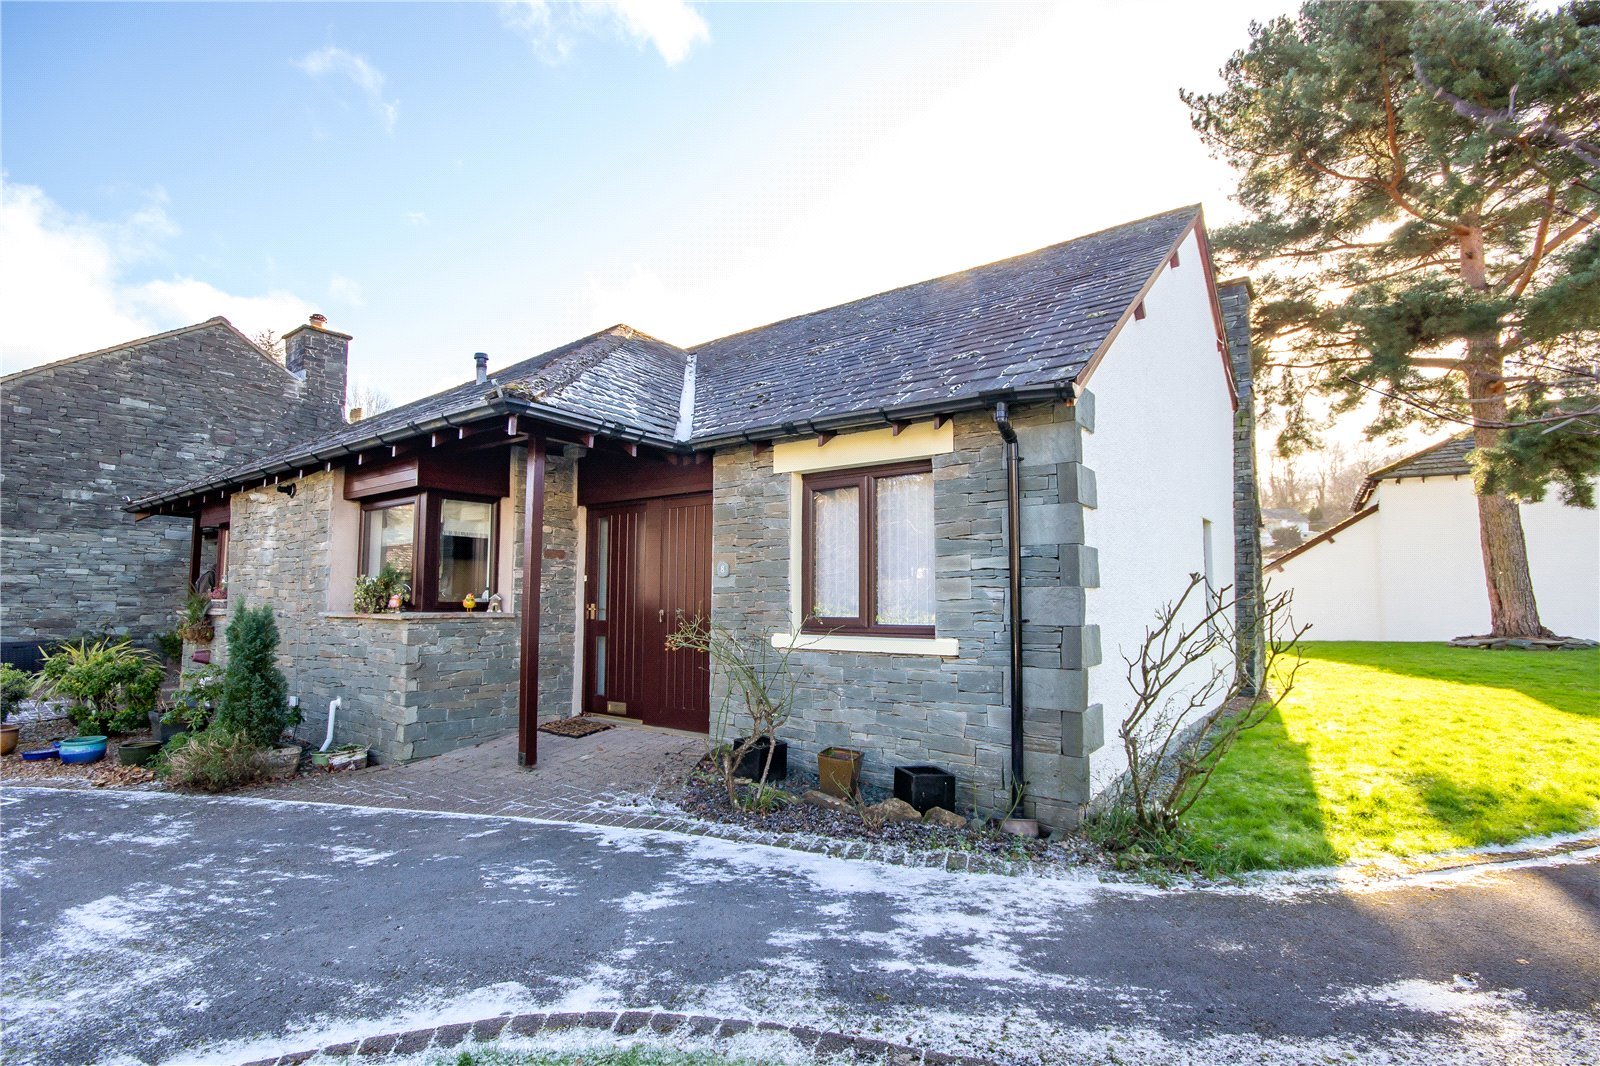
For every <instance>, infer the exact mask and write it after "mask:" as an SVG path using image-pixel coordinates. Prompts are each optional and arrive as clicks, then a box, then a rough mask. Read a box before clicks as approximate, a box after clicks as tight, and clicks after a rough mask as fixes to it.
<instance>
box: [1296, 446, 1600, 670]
mask: <svg viewBox="0 0 1600 1066" xmlns="http://www.w3.org/2000/svg"><path fill="white" fill-rule="evenodd" d="M1471 452H1472V438H1471V436H1470V435H1469V434H1462V435H1460V436H1456V437H1451V438H1450V439H1448V440H1444V441H1440V442H1439V443H1438V444H1435V445H1432V446H1431V447H1428V448H1424V449H1423V450H1422V451H1420V452H1417V453H1416V454H1415V455H1409V456H1406V457H1405V458H1404V459H1401V460H1399V461H1398V462H1394V463H1390V464H1389V465H1388V466H1384V467H1380V468H1379V469H1377V470H1374V471H1372V472H1371V473H1370V474H1368V475H1367V478H1366V480H1365V481H1364V482H1363V483H1362V485H1361V489H1360V491H1359V492H1357V494H1356V499H1355V506H1354V513H1353V514H1352V515H1351V516H1350V517H1349V518H1346V519H1345V520H1344V521H1342V522H1340V523H1339V524H1338V525H1335V526H1333V527H1332V528H1330V529H1327V530H1325V531H1324V532H1322V533H1319V534H1318V535H1317V536H1315V537H1313V538H1311V539H1310V540H1308V541H1306V542H1305V543H1304V544H1302V545H1300V546H1299V547H1298V548H1296V549H1294V550H1293V551H1291V552H1287V553H1286V554H1284V555H1281V556H1279V557H1278V558H1277V559H1274V560H1273V561H1272V562H1271V563H1269V564H1268V565H1267V568H1266V578H1267V580H1268V582H1270V583H1271V584H1272V585H1273V586H1274V587H1276V588H1279V589H1289V590H1293V592H1294V613H1295V618H1296V619H1298V620H1299V621H1302V622H1310V623H1311V624H1312V625H1313V626H1315V627H1316V628H1315V629H1314V630H1313V634H1314V635H1315V636H1316V638H1317V639H1318V640H1402V641H1409V640H1417V641H1421V640H1427V641H1434V640H1450V639H1452V638H1455V637H1460V636H1467V635H1470V634H1478V633H1487V632H1488V631H1489V593H1488V588H1487V586H1486V584H1485V583H1484V576H1483V548H1482V544H1481V542H1480V541H1479V539H1478V503H1477V500H1476V499H1475V497H1474V494H1473V487H1472V464H1471V462H1470V460H1469V458H1468V457H1469V455H1470V454H1471ZM1521 510H1522V530H1523V536H1524V537H1525V538H1526V539H1527V543H1528V569H1529V572H1530V576H1531V577H1532V578H1533V592H1534V596H1535V598H1536V599H1537V600H1538V603H1539V617H1540V620H1541V621H1542V622H1543V623H1544V625H1545V627H1546V628H1548V629H1550V630H1552V631H1553V632H1555V633H1558V634H1560V635H1562V636H1567V637H1576V638H1579V639H1588V640H1593V639H1595V638H1596V637H1600V522H1596V520H1595V514H1594V512H1593V511H1588V510H1584V509H1582V508H1578V507H1568V506H1567V505H1565V504H1563V503H1562V502H1560V500H1558V499H1555V498H1553V497H1549V498H1546V499H1544V500H1541V501H1539V502H1538V503H1525V504H1523V505H1522V508H1521Z"/></svg>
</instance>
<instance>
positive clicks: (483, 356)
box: [472, 352, 489, 385]
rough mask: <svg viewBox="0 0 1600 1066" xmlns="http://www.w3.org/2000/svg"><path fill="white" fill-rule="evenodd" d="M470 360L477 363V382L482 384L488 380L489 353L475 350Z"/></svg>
mask: <svg viewBox="0 0 1600 1066" xmlns="http://www.w3.org/2000/svg"><path fill="white" fill-rule="evenodd" d="M472 361H473V362H475V363H477V364H478V384H479V385H482V384H483V383H484V382H485V381H488V380H489V353H488V352H477V353H476V354H474V355H473V357H472Z"/></svg>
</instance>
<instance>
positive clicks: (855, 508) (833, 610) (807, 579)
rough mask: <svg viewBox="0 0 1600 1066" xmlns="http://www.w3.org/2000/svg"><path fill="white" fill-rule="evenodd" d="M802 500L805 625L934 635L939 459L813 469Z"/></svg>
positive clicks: (825, 630) (870, 632)
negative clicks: (935, 503) (936, 466)
mask: <svg viewBox="0 0 1600 1066" xmlns="http://www.w3.org/2000/svg"><path fill="white" fill-rule="evenodd" d="M802 505H803V512H802V515H801V538H802V551H803V555H802V560H803V565H802V581H803V589H804V591H803V593H802V597H801V606H802V610H803V611H804V613H805V625H804V628H805V630H806V631H807V632H811V633H845V634H863V635H875V636H907V637H931V636H933V632H934V576H933V575H934V540H933V465H932V463H930V462H928V461H926V460H923V461H920V462H912V463H896V464H894V465H892V466H881V467H872V468H869V469H865V470H833V471H827V472H824V473H815V474H807V475H806V476H805V478H804V480H803V492H802Z"/></svg>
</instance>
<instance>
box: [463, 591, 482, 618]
mask: <svg viewBox="0 0 1600 1066" xmlns="http://www.w3.org/2000/svg"><path fill="white" fill-rule="evenodd" d="M461 606H463V607H465V608H466V609H467V613H468V614H471V613H472V609H473V608H474V607H476V606H478V598H477V597H476V596H474V595H473V594H472V593H470V592H469V593H467V594H466V595H465V596H463V597H461Z"/></svg>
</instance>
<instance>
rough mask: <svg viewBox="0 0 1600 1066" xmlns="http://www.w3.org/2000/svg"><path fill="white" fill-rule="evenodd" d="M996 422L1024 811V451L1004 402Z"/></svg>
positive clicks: (1018, 790)
mask: <svg viewBox="0 0 1600 1066" xmlns="http://www.w3.org/2000/svg"><path fill="white" fill-rule="evenodd" d="M994 424H995V427H996V428H997V429H999V430H1000V439H1001V440H1003V441H1005V442H1006V554H1007V557H1008V562H1009V567H1008V569H1009V570H1010V575H1011V576H1010V583H1011V589H1010V595H1009V596H1008V597H1007V599H1008V600H1009V601H1010V604H1011V809H1012V813H1013V814H1014V815H1015V816H1016V817H1019V818H1020V817H1021V811H1022V795H1023V780H1022V490H1021V486H1020V484H1019V476H1020V474H1019V471H1020V470H1021V467H1022V453H1021V452H1020V451H1019V450H1018V448H1017V431H1016V430H1015V429H1013V428H1012V426H1011V418H1010V412H1009V411H1007V410H1006V405H1005V404H1004V403H997V404H995V405H994Z"/></svg>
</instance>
